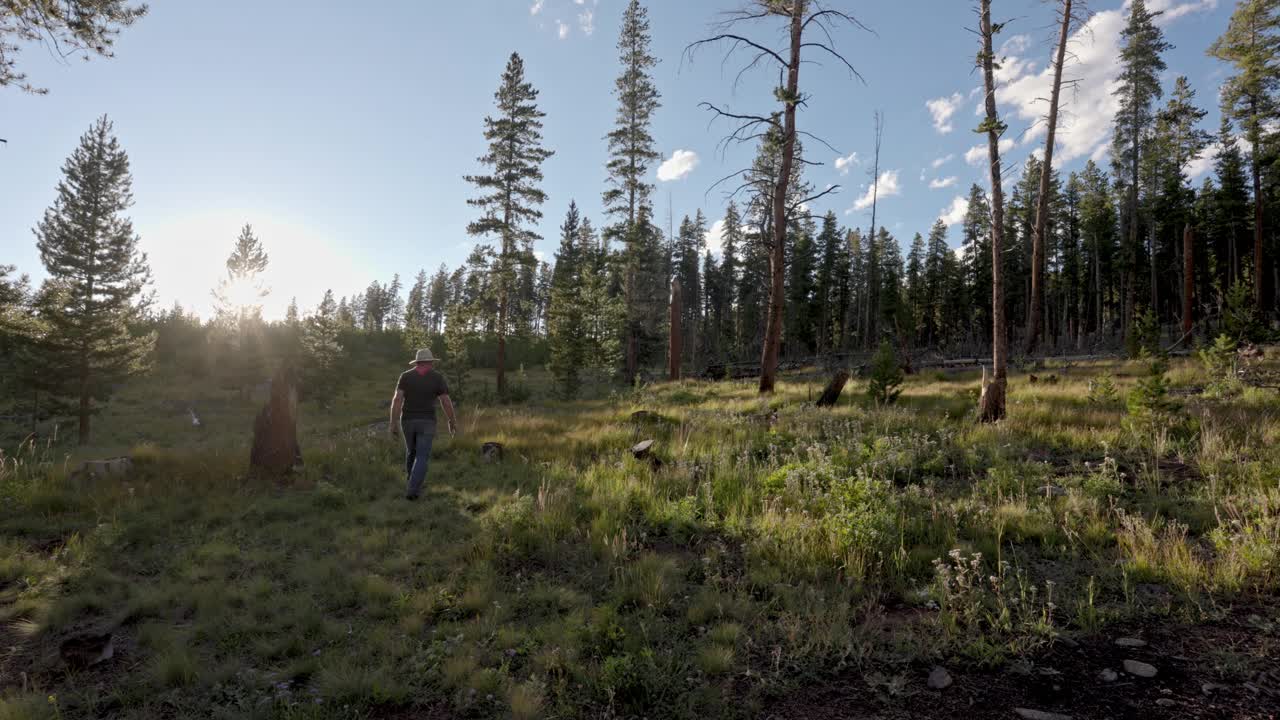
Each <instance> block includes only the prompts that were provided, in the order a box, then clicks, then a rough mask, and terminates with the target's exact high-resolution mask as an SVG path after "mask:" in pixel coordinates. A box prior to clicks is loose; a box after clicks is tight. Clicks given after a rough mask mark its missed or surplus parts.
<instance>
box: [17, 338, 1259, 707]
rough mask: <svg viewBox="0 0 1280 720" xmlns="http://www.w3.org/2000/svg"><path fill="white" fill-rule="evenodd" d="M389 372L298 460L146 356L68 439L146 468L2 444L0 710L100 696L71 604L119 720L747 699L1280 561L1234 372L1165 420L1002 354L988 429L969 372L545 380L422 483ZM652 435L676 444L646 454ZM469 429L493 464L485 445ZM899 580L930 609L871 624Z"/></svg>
mask: <svg viewBox="0 0 1280 720" xmlns="http://www.w3.org/2000/svg"><path fill="white" fill-rule="evenodd" d="M395 369H396V368H394V367H391V366H388V367H386V368H374V369H372V370H371V371H370V372H369V375H368V376H367V377H360V378H354V379H352V381H351V383H350V386H349V388H348V391H347V393H346V395H344V396H343V397H341V398H339V400H338V402H337V403H335V406H334V407H333V408H332V409H330V410H328V411H320V410H318V409H317V408H313V407H311V406H308V405H304V406H303V413H302V428H301V436H302V442H303V447H304V454H305V457H306V466H305V469H304V470H303V471H302V473H301V474H300V475H299V476H298V477H295V478H293V480H292V481H291V482H290V483H284V484H276V483H270V482H262V481H258V480H254V479H252V478H249V477H248V476H247V475H246V473H245V472H244V464H245V460H246V452H245V444H246V442H247V435H248V427H249V422H250V419H251V417H252V413H253V411H254V403H252V402H241V401H239V400H238V399H235V398H231V397H228V398H225V399H224V400H222V401H219V403H214V404H212V405H210V406H209V407H210V411H209V415H208V417H209V418H210V420H209V422H208V423H207V425H206V427H205V429H204V430H203V431H195V430H192V429H191V428H190V427H189V425H181V424H178V423H177V420H175V418H174V417H168V416H166V415H165V413H163V412H159V411H157V410H156V409H155V408H156V407H157V403H162V402H164V401H166V400H173V399H175V398H170V397H166V392H167V391H165V390H164V389H163V388H151V387H149V385H150V384H148V386H140V387H137V388H128V389H127V390H126V392H125V395H126V396H127V397H128V398H130V400H129V401H128V402H124V403H120V404H119V405H113V406H112V407H111V408H110V409H109V411H108V412H109V414H110V419H109V420H108V421H105V422H100V423H99V426H100V427H101V428H102V432H101V433H99V435H98V437H99V442H100V443H101V444H100V445H97V446H96V447H94V448H90V449H89V450H87V451H85V452H87V453H98V452H101V453H103V454H107V453H112V454H114V453H116V452H132V454H133V456H134V458H135V462H136V464H137V468H136V471H135V473H134V474H133V475H132V476H131V477H129V478H127V479H125V480H118V481H112V482H99V483H94V484H89V485H84V484H77V483H75V482H72V481H70V480H68V478H67V475H68V472H67V471H68V464H69V462H68V460H67V458H66V457H65V455H59V452H60V451H59V450H58V449H56V448H45V449H43V450H37V449H32V448H28V449H27V451H26V454H25V455H23V456H22V457H21V458H20V459H17V460H10V461H9V462H8V464H7V465H5V466H4V468H3V470H0V497H3V498H4V499H5V501H6V502H5V504H4V505H3V506H0V624H3V626H4V627H5V628H8V629H11V630H13V631H14V632H15V633H16V634H15V635H12V637H18V638H19V640H18V643H19V645H20V646H21V648H22V650H21V652H20V653H19V654H18V655H16V656H14V657H15V659H14V660H11V661H9V662H11V663H12V662H21V663H22V669H23V670H24V671H27V672H28V675H29V677H30V678H32V682H33V684H32V685H31V686H30V687H29V688H28V695H26V696H21V697H19V698H17V699H12V700H6V701H5V702H6V703H7V704H3V705H0V717H4V716H5V715H4V714H5V713H8V714H9V715H10V716H14V713H18V712H20V709H21V708H26V707H29V705H27V704H26V703H27V702H28V700H29V699H30V698H32V697H36V695H37V694H40V695H39V697H40V698H43V697H44V695H47V694H49V693H50V692H56V693H57V695H58V697H59V703H60V707H61V708H62V711H63V712H64V714H65V715H66V716H81V715H85V713H84V712H83V711H81V710H79V708H85V707H88V706H89V703H90V699H91V697H94V693H97V692H98V689H97V688H96V687H95V686H94V685H92V684H91V683H88V682H81V681H80V680H78V678H77V676H76V675H74V674H67V673H65V672H63V671H62V670H61V668H60V666H59V665H58V661H57V659H56V658H57V648H58V647H59V644H60V643H61V642H62V641H63V640H65V639H66V638H69V637H75V636H77V635H79V634H82V633H85V632H111V633H112V634H113V635H115V636H117V637H118V638H120V643H121V644H120V647H121V648H122V655H121V657H122V659H121V660H120V661H119V662H118V664H113V665H111V668H112V676H111V677H112V680H111V683H112V692H116V693H118V694H119V696H120V697H121V698H123V700H121V702H123V703H125V707H126V708H127V709H128V710H129V714H130V716H136V717H161V716H164V712H165V711H164V710H163V709H162V708H160V707H158V706H155V705H154V704H152V703H150V701H149V700H148V699H147V698H150V697H154V696H155V695H156V694H157V693H166V694H167V695H166V696H167V697H172V698H174V699H175V702H179V703H181V706H182V707H185V708H208V707H213V706H215V705H217V706H219V707H226V708H227V709H228V710H227V711H228V712H230V713H231V715H233V716H234V715H249V714H252V712H254V707H255V706H254V705H253V703H254V702H256V701H257V699H258V698H263V697H268V698H270V702H271V703H273V707H276V708H278V709H279V711H280V712H281V713H284V715H283V716H297V717H303V716H316V717H321V716H325V717H327V715H323V713H324V712H329V711H330V710H333V711H334V712H338V710H337V709H338V708H342V707H347V708H352V709H364V710H368V709H371V708H405V709H409V708H414V707H419V706H424V707H432V708H447V709H448V713H452V714H458V715H470V716H478V717H507V716H509V717H518V718H534V717H596V716H603V715H607V714H609V713H613V714H615V715H629V714H630V715H639V714H644V715H648V716H650V717H658V716H664V717H665V716H684V717H691V716H702V717H731V716H739V717H749V716H751V714H752V710H751V708H758V704H759V702H761V701H762V698H764V695H763V693H764V692H765V690H764V688H766V687H767V688H769V689H770V690H769V692H777V691H778V690H779V689H784V690H785V689H786V688H790V687H794V686H795V685H796V684H797V683H800V682H802V681H803V678H805V677H808V676H810V675H809V673H812V672H817V671H819V670H820V669H822V668H826V667H830V666H832V664H833V663H850V662H856V663H867V664H874V663H878V662H901V661H902V659H903V658H906V659H907V660H911V659H921V658H927V657H936V656H937V655H938V654H940V653H954V654H956V655H957V656H960V657H966V658H970V659H972V660H973V661H975V662H979V663H983V664H996V663H1000V662H1005V661H1007V660H1009V659H1010V658H1012V657H1014V656H1016V655H1018V654H1021V653H1027V652H1034V651H1036V649H1038V648H1041V647H1043V646H1044V644H1045V643H1047V642H1049V641H1050V640H1051V639H1052V638H1053V637H1055V636H1056V635H1058V634H1072V633H1077V632H1095V631H1097V630H1098V629H1099V628H1101V627H1103V626H1104V625H1105V623H1107V622H1111V621H1114V620H1116V619H1122V618H1132V617H1136V616H1138V615H1140V614H1141V613H1143V612H1145V611H1147V608H1146V607H1145V606H1144V605H1143V604H1142V603H1141V602H1138V601H1135V600H1134V597H1135V595H1134V592H1133V588H1134V587H1135V585H1136V584H1149V585H1155V586H1160V587H1164V588H1167V589H1168V590H1169V591H1171V592H1172V593H1173V595H1174V596H1175V597H1176V598H1177V599H1178V600H1177V601H1178V602H1183V603H1185V608H1186V612H1188V613H1190V614H1192V616H1194V614H1195V613H1198V612H1202V611H1203V610H1202V609H1203V608H1207V607H1211V606H1212V603H1206V602H1205V600H1206V598H1213V599H1215V600H1217V599H1223V600H1229V599H1231V598H1235V597H1248V596H1250V595H1251V594H1261V595H1262V596H1264V597H1271V598H1273V597H1274V596H1275V592H1276V590H1277V586H1278V585H1280V558H1278V557H1277V548H1278V547H1280V497H1278V496H1277V495H1276V492H1277V491H1276V487H1277V482H1280V477H1278V476H1280V470H1277V468H1280V446H1278V443H1277V441H1278V440H1280V413H1277V412H1276V410H1275V408H1274V398H1270V399H1269V398H1266V397H1262V396H1260V395H1258V394H1256V393H1254V392H1252V391H1249V392H1245V393H1242V394H1240V395H1238V396H1235V397H1232V398H1229V399H1201V398H1199V397H1197V396H1194V395H1193V396H1190V397H1188V398H1187V399H1185V400H1183V401H1182V404H1183V406H1184V410H1185V412H1186V413H1187V414H1188V416H1189V417H1191V418H1193V419H1195V421H1196V427H1197V428H1198V429H1197V431H1196V433H1195V434H1194V436H1193V437H1192V438H1191V439H1190V440H1180V441H1178V442H1171V441H1168V440H1167V439H1164V438H1160V437H1155V436H1144V435H1141V434H1139V433H1135V432H1134V431H1133V430H1131V429H1130V428H1128V427H1127V425H1126V423H1125V419H1126V417H1127V416H1126V410H1125V408H1124V406H1123V404H1122V403H1118V402H1117V403H1114V404H1111V405H1099V404H1094V403H1091V402H1090V401H1089V400H1088V399H1087V396H1088V382H1089V379H1090V377H1091V376H1092V375H1093V374H1094V373H1096V372H1098V371H1099V370H1100V368H1094V367H1087V368H1078V367H1077V368H1072V369H1071V370H1070V372H1069V373H1068V372H1066V371H1064V370H1062V369H1050V370H1049V371H1048V372H1047V373H1046V374H1048V373H1056V374H1058V375H1059V381H1058V382H1057V383H1056V384H1048V385H1044V384H1036V385H1032V384H1030V383H1029V381H1028V380H1027V379H1026V376H1024V375H1021V374H1015V375H1014V377H1013V378H1012V386H1011V392H1010V416H1009V418H1008V419H1007V420H1006V421H1005V422H1003V423H1000V424H998V425H995V426H990V425H977V424H975V423H974V422H973V419H972V408H973V407H974V404H975V401H976V393H977V389H978V383H979V379H978V376H977V375H976V374H975V373H961V374H956V375H947V376H938V375H928V374H926V375H924V376H920V377H913V378H911V379H910V380H909V382H908V383H907V386H906V390H905V392H904V393H903V396H902V399H901V402H900V403H899V404H898V405H897V406H892V407H888V408H875V407H873V406H872V405H871V403H870V402H869V400H868V399H867V398H866V397H865V396H864V395H863V394H862V393H861V390H862V388H861V384H860V383H859V382H858V381H856V380H855V381H853V382H851V383H850V385H849V386H848V388H847V389H846V396H845V397H844V398H843V399H842V400H841V403H840V404H839V405H838V406H837V407H835V408H833V409H831V410H818V409H816V408H813V407H812V406H811V405H810V404H809V400H810V398H811V397H814V396H816V392H817V391H818V390H819V389H820V388H821V385H822V381H821V378H820V377H819V376H818V375H814V376H812V377H796V378H786V379H784V382H783V383H782V385H781V386H780V389H779V392H778V393H777V394H776V395H775V396H773V397H771V398H768V399H761V398H760V397H759V396H758V395H757V394H756V393H755V388H754V385H753V384H752V383H750V382H726V383H715V384H708V383H700V382H692V381H686V382H681V383H672V384H657V385H652V386H648V387H645V388H642V389H640V390H627V391H625V392H621V391H620V392H618V394H617V395H616V396H614V397H613V398H611V399H591V400H583V401H579V402H569V403H566V402H561V401H558V400H554V399H552V398H551V397H550V396H549V395H540V394H538V393H535V398H534V400H533V401H532V403H531V404H529V405H524V406H499V407H469V406H466V405H464V406H463V407H462V417H463V422H462V429H463V433H462V434H461V435H460V436H459V437H457V438H455V439H446V438H440V439H439V441H438V442H437V444H436V448H435V452H434V455H435V457H434V459H433V463H432V467H431V472H430V475H429V479H428V487H427V491H426V493H425V494H424V497H423V499H422V500H421V501H419V502H418V503H415V504H410V503H406V502H405V501H404V500H403V499H402V498H401V497H400V493H401V492H402V487H401V483H402V478H401V474H402V472H403V470H402V468H401V466H400V463H401V455H400V453H401V449H400V447H399V445H398V444H397V442H395V441H393V440H392V439H389V438H387V437H386V436H385V433H383V434H375V435H373V436H370V434H369V433H368V432H366V429H365V428H366V426H367V425H368V424H370V423H374V422H377V421H380V420H383V419H384V415H385V398H386V397H388V396H389V392H388V390H389V388H388V387H384V386H385V385H387V384H388V383H387V378H389V377H393V376H394V371H395ZM1110 369H1111V370H1112V371H1116V372H1117V374H1118V373H1119V372H1127V371H1128V370H1127V369H1126V368H1110ZM383 371H385V372H383ZM1139 372H1141V370H1140V369H1137V368H1135V369H1133V373H1132V374H1137V373H1139ZM1198 373H1199V370H1198V367H1197V366H1195V365H1193V364H1190V363H1187V364H1182V365H1177V366H1176V372H1175V373H1174V378H1175V379H1176V382H1177V383H1181V384H1184V385H1187V386H1194V385H1195V384H1196V383H1198V382H1199V377H1200V376H1199V374H1198ZM384 375H385V377H384ZM529 377H531V378H535V382H542V380H543V377H542V375H541V371H536V372H530V373H529ZM1132 383H1133V378H1132V377H1119V378H1118V379H1117V381H1116V384H1117V385H1118V386H1119V388H1120V392H1121V393H1122V394H1123V393H1124V392H1127V390H1128V388H1129V387H1131V386H1132ZM156 384H160V383H156ZM639 410H645V411H648V412H650V413H656V414H657V415H658V416H659V417H658V418H657V419H656V420H642V421H635V420H633V419H632V416H631V414H632V413H633V412H635V411H639ZM173 415H175V416H176V415H177V414H176V413H173ZM178 419H180V418H178ZM197 432H202V433H204V434H199V435H198V434H194V433H197ZM643 439H653V440H655V441H656V443H655V446H654V453H655V455H656V456H657V458H658V459H659V460H660V461H661V467H659V468H655V467H654V466H653V465H651V464H650V462H649V461H647V460H636V459H634V458H632V457H631V455H630V453H629V452H628V448H630V447H631V446H632V445H633V444H634V443H636V442H637V441H639V440H643ZM485 441H496V442H501V443H503V444H504V446H505V450H506V454H505V458H504V460H503V462H501V463H493V464H490V463H486V462H484V461H483V460H482V459H481V458H480V454H479V448H480V445H481V443H483V442H485ZM1160 463H1164V465H1163V468H1164V469H1161V467H1162V466H1161V465H1160ZM1153 468H1154V469H1153ZM1182 468H1187V469H1182ZM955 549H958V550H960V551H962V552H963V553H964V556H965V557H966V558H968V557H972V555H971V554H972V553H975V552H977V553H981V559H980V560H979V564H978V569H979V571H980V573H981V577H979V579H978V582H979V584H981V583H982V582H987V581H986V580H985V578H986V577H987V576H988V575H992V574H993V573H995V572H996V571H997V569H998V568H999V567H1001V565H999V563H1007V564H1008V565H1007V568H1006V570H1005V572H1006V573H1007V577H1008V580H1007V582H1008V583H1011V584H1010V585H1008V586H1007V587H1008V589H1009V591H1010V592H1012V591H1013V589H1014V588H1015V586H1016V589H1017V592H1018V593H1026V594H1027V595H1026V597H1027V598H1030V597H1031V595H1030V593H1031V592H1032V588H1035V589H1036V590H1035V592H1037V593H1040V594H1039V595H1036V596H1035V597H1036V600H1035V603H1030V604H1027V605H1024V606H1023V607H1032V606H1033V605H1034V608H1035V611H1031V610H1027V611H1021V612H1023V614H1022V615H1017V616H1016V617H1014V618H1013V619H1012V620H1009V619H999V618H1000V617H1001V616H1000V614H999V610H1000V608H1001V605H1000V603H1002V602H1007V596H1001V595H999V594H993V593H992V592H991V591H990V589H989V588H988V589H985V590H981V591H980V590H979V589H969V590H964V591H963V592H960V591H957V592H955V593H954V598H952V602H954V603H959V604H957V605H955V606H954V607H949V606H947V605H946V603H943V607H944V609H943V611H941V612H939V611H934V610H932V609H931V608H932V607H933V606H932V605H931V604H930V603H931V602H938V601H939V600H942V599H944V598H942V597H941V596H940V594H939V593H940V592H941V591H940V589H939V588H940V587H941V586H940V585H939V580H938V578H937V572H938V571H937V570H936V568H935V566H934V561H935V560H937V559H939V558H946V557H948V553H949V552H951V551H952V550H955ZM975 577H978V576H975ZM1046 582H1048V583H1051V584H1052V588H1053V589H1052V592H1053V600H1052V602H1053V603H1054V604H1055V606H1056V607H1058V608H1061V609H1062V610H1061V611H1060V612H1057V613H1056V614H1055V613H1052V612H1049V611H1048V610H1047V605H1046V601H1045V599H1044V598H1045V595H1044V593H1046V592H1047V591H1046V588H1047V587H1049V585H1046ZM953 589H954V588H953ZM885 607H905V608H908V609H910V610H912V611H914V612H917V613H919V617H920V620H919V622H916V623H910V624H903V625H901V626H897V625H895V626H894V627H893V629H892V631H889V632H887V631H886V630H885V620H884V618H883V616H882V612H883V608H885ZM1162 611H1163V610H1162ZM948 613H953V614H950V615H949V614H948ZM959 613H968V614H967V615H963V616H962V615H961V614H959ZM991 618H996V620H992V619H991ZM966 623H968V624H966ZM948 628H950V630H948ZM965 628H982V629H983V630H982V632H981V633H980V634H981V641H979V640H977V639H975V636H974V635H973V634H972V633H970V632H968V631H966V630H964V629H965ZM19 630H21V632H18V631H19ZM50 658H52V660H51V659H50ZM0 669H12V667H7V668H0ZM748 672H749V673H750V674H749V675H748V674H747V673H748ZM690 678H694V679H695V680H694V681H692V683H691V681H690ZM748 678H749V679H748ZM36 706H38V707H40V708H47V707H48V706H47V703H46V704H45V705H39V704H37V705H36ZM304 709H305V710H306V712H312V713H321V714H320V715H305V714H303V710H304ZM193 712H194V711H193ZM289 713H293V715H289ZM196 714H199V713H196ZM19 716H20V715H19ZM335 716H336V715H335Z"/></svg>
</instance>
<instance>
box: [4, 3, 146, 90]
mask: <svg viewBox="0 0 1280 720" xmlns="http://www.w3.org/2000/svg"><path fill="white" fill-rule="evenodd" d="M146 14H147V6H146V5H145V4H139V5H130V4H129V3H128V1H127V0H58V2H51V1H50V0H37V1H36V2H29V1H26V0H17V1H16V2H15V1H14V0H6V1H5V2H3V3H0V88H4V87H6V86H10V85H12V86H15V87H17V88H19V89H20V90H24V91H26V92H30V93H35V94H41V95H42V94H44V93H45V92H47V91H46V90H45V89H43V88H38V87H35V86H33V85H31V84H30V83H28V82H27V75H26V73H23V72H20V71H19V70H18V59H17V55H18V51H19V49H20V43H41V44H44V43H48V44H49V45H51V46H52V47H54V48H56V49H57V51H58V53H59V54H60V55H61V57H62V58H63V59H66V58H70V57H80V58H83V59H85V60H88V59H89V58H90V57H92V56H93V55H98V56H101V57H111V55H112V47H113V46H114V44H115V39H116V36H117V35H118V34H119V33H120V30H121V29H122V28H126V27H128V26H130V25H132V24H133V23H134V22H136V21H137V20H138V19H139V18H141V17H142V16H143V15H146Z"/></svg>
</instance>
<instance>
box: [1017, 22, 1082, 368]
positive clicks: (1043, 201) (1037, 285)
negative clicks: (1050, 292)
mask: <svg viewBox="0 0 1280 720" xmlns="http://www.w3.org/2000/svg"><path fill="white" fill-rule="evenodd" d="M1057 2H1058V4H1059V7H1058V14H1059V17H1058V24H1059V30H1058V44H1057V45H1056V46H1055V47H1054V59H1053V88H1052V89H1051V90H1050V92H1049V116H1048V119H1047V122H1048V132H1047V133H1046V136H1045V141H1044V164H1043V165H1041V167H1040V196H1039V197H1038V198H1037V199H1036V224H1035V230H1034V232H1033V234H1032V240H1031V312H1030V314H1029V315H1028V317H1027V345H1026V354H1027V355H1030V354H1031V353H1033V352H1034V351H1035V349H1036V345H1037V344H1038V343H1039V342H1040V335H1041V331H1042V330H1043V323H1044V318H1043V317H1042V316H1043V315H1044V310H1043V305H1044V264H1045V251H1044V233H1045V227H1046V225H1047V224H1048V221H1049V183H1050V179H1051V176H1052V175H1053V142H1054V136H1055V135H1056V133H1057V131H1058V99H1059V98H1060V97H1061V95H1062V68H1063V66H1064V65H1065V64H1066V60H1067V41H1068V40H1069V38H1070V36H1071V28H1072V26H1073V25H1075V24H1076V23H1077V22H1078V21H1079V18H1078V17H1077V16H1076V15H1075V14H1074V11H1073V5H1075V4H1076V3H1075V2H1074V0H1057ZM1080 2H1081V3H1083V0H1080Z"/></svg>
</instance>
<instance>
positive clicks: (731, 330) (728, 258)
mask: <svg viewBox="0 0 1280 720" xmlns="http://www.w3.org/2000/svg"><path fill="white" fill-rule="evenodd" d="M742 245H743V238H742V216H741V215H739V214H738V205H737V203H735V202H733V201H732V200H730V201H729V205H728V206H727V207H725V209H724V234H723V235H722V236H721V243H720V278H721V281H722V283H723V284H724V308H725V318H724V325H723V327H722V328H721V334H720V347H721V349H722V353H723V354H724V355H725V356H726V357H728V358H737V357H738V356H740V355H741V353H742V345H741V340H740V335H739V332H738V303H739V300H738V287H739V280H738V278H739V268H740V267H741V262H740V257H739V251H740V250H741V249H742Z"/></svg>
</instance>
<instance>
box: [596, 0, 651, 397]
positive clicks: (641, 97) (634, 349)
mask: <svg viewBox="0 0 1280 720" xmlns="http://www.w3.org/2000/svg"><path fill="white" fill-rule="evenodd" d="M650 43H651V36H650V33H649V11H648V10H647V9H646V8H645V7H644V6H643V5H641V4H640V1H639V0H630V2H629V3H628V4H627V8H626V10H625V11H624V12H623V14H622V28H621V31H620V32H619V35H618V56H619V57H618V62H619V65H621V66H622V72H621V73H620V74H619V75H618V78H617V80H616V81H615V83H614V91H613V92H614V96H615V97H616V98H617V100H618V111H617V115H616V119H615V127H614V129H613V131H611V132H610V133H609V134H608V135H607V136H606V138H607V140H608V144H609V161H608V163H606V165H605V169H606V171H607V172H608V181H607V187H606V189H605V191H604V197H603V200H604V207H605V214H606V215H608V216H609V217H610V218H614V219H615V220H616V221H615V223H614V224H612V225H609V226H607V227H606V228H605V231H604V235H605V239H606V241H609V240H620V241H621V242H622V243H623V256H622V258H621V261H622V262H621V264H622V267H621V274H622V291H623V293H624V296H625V304H626V309H627V324H626V328H625V331H624V332H625V334H626V338H625V342H626V367H625V373H626V376H627V378H628V380H629V379H630V378H631V377H632V376H634V375H635V373H636V371H637V370H638V368H639V364H640V362H641V357H640V356H641V355H642V354H643V352H642V348H641V345H642V344H644V343H645V341H646V338H644V337H642V336H644V335H646V334H648V335H652V334H653V333H651V332H649V333H646V325H649V324H651V319H652V317H654V313H656V312H657V311H658V307H657V303H659V302H661V299H662V298H665V296H666V280H667V276H666V275H665V274H662V275H659V274H658V273H654V272H651V271H650V270H651V269H652V267H653V263H654V262H655V261H656V259H657V256H658V254H659V249H658V241H657V237H658V233H657V232H656V229H655V228H652V227H650V226H651V224H652V222H651V218H652V215H653V208H652V203H651V201H650V196H651V195H652V193H653V185H652V184H650V183H648V182H645V178H646V177H648V172H649V167H650V166H651V165H652V164H653V162H654V161H655V160H657V159H658V158H659V157H660V155H659V154H658V151H657V150H656V149H655V147H654V140H653V135H652V134H651V132H650V128H651V127H652V125H653V116H654V113H655V112H657V110H658V108H659V107H660V106H661V104H660V102H659V98H660V97H661V96H660V94H659V93H658V88H657V85H655V84H654V82H653V68H654V67H655V66H656V65H657V64H658V59H657V58H656V57H654V56H653V55H652V54H651V51H650ZM648 340H649V341H652V338H648Z"/></svg>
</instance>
